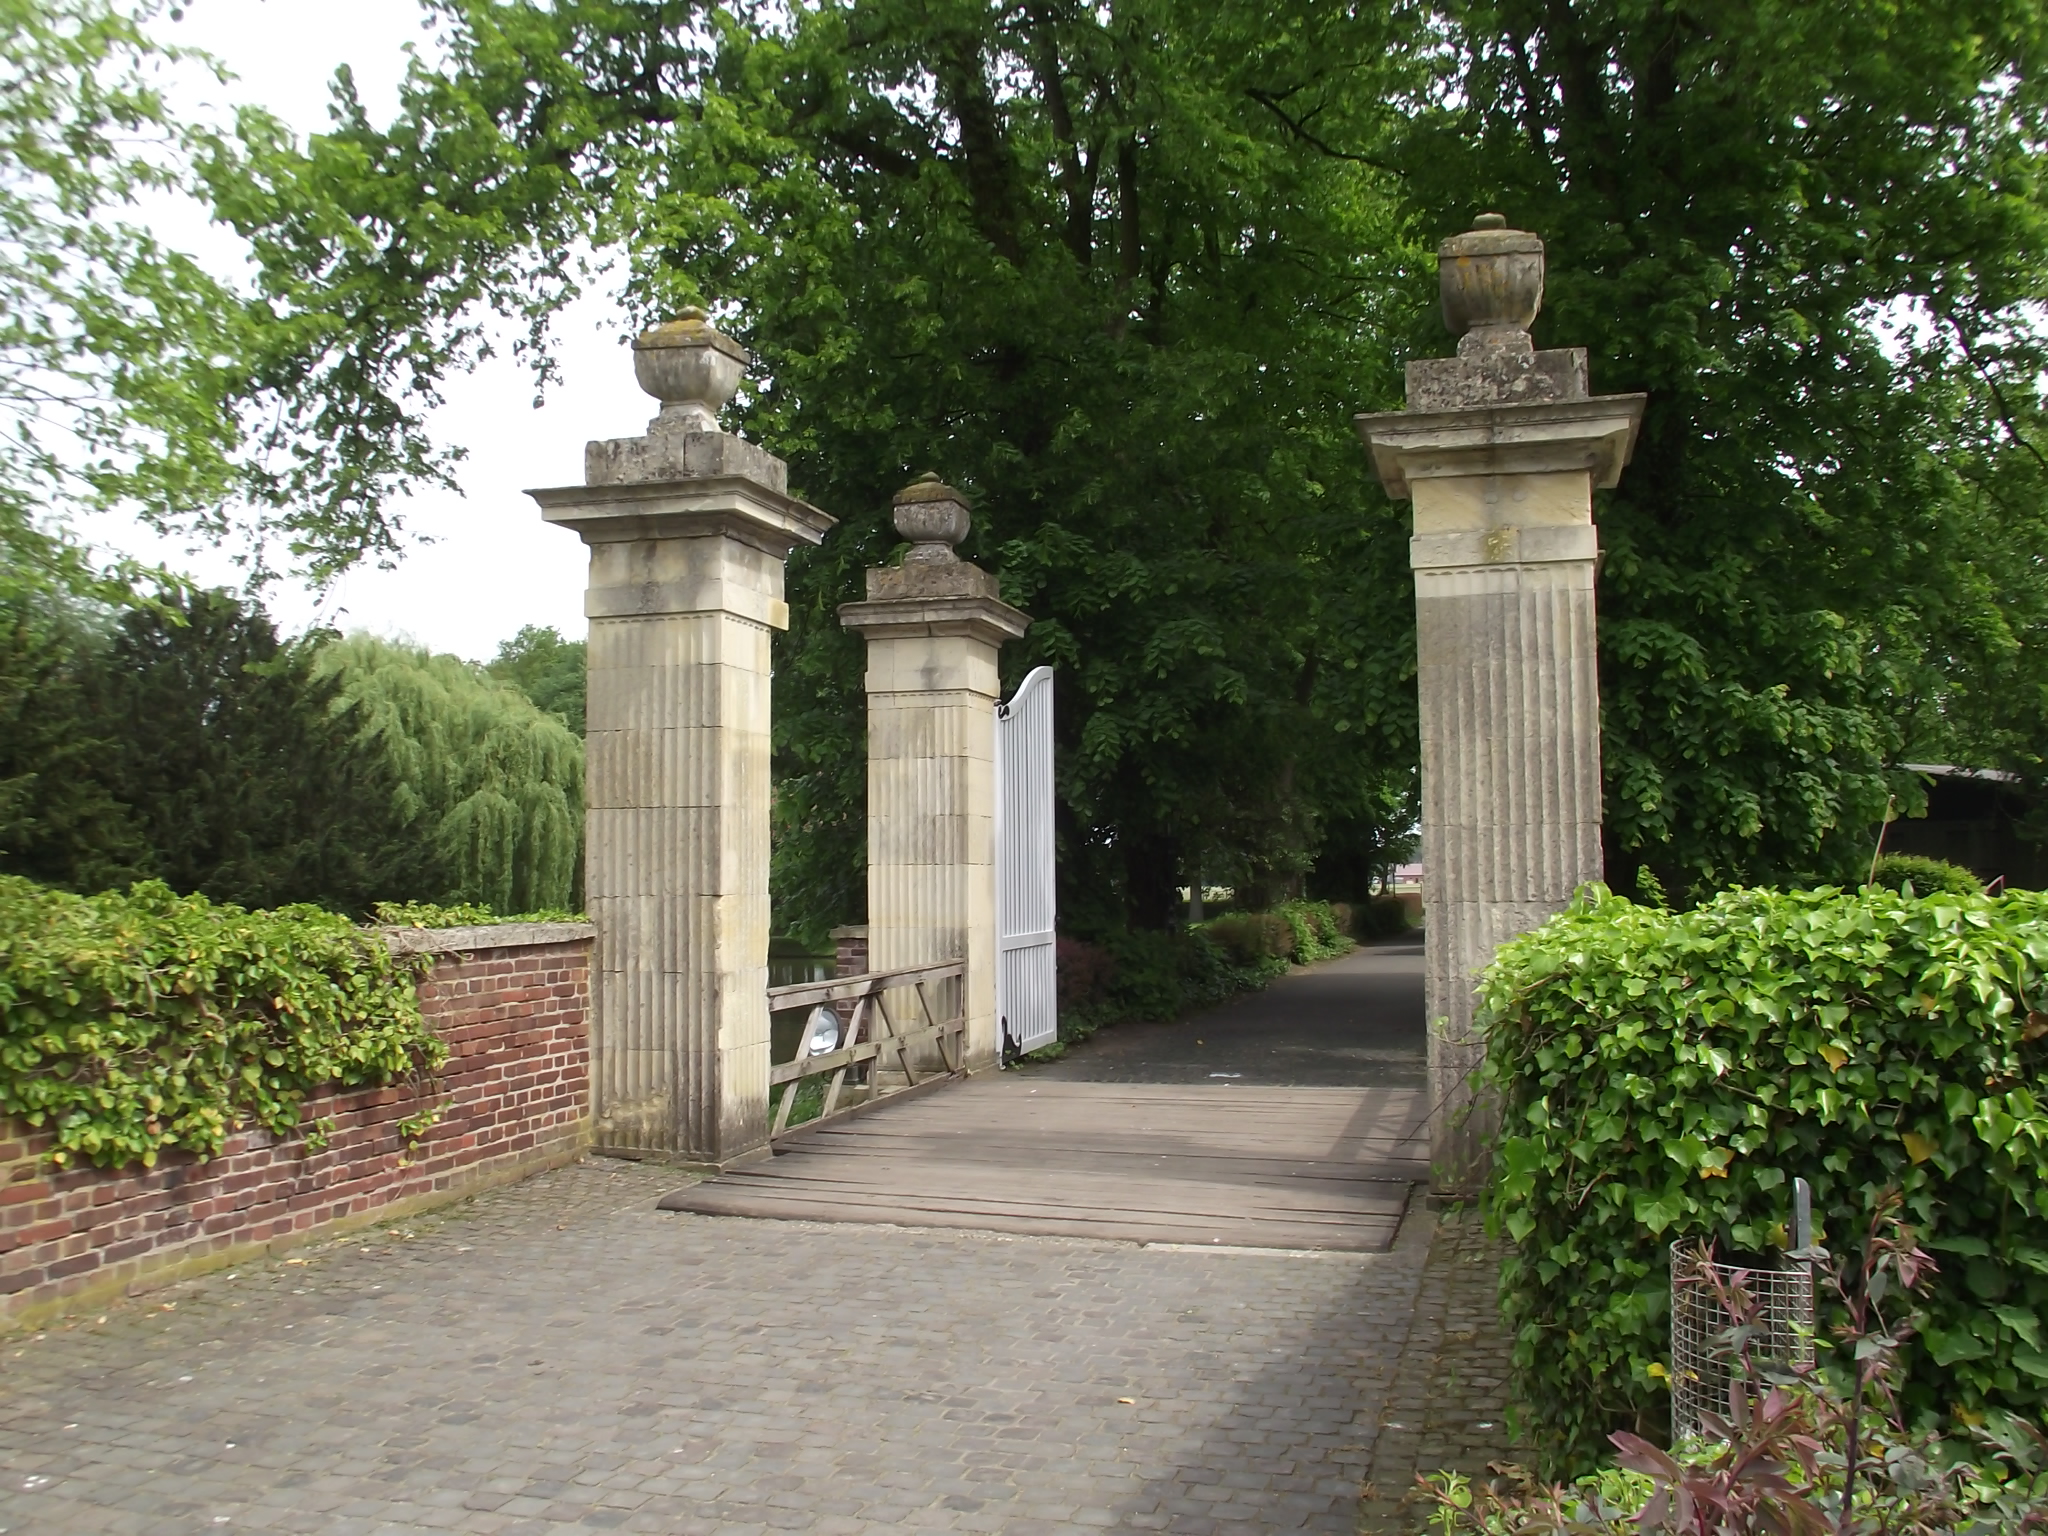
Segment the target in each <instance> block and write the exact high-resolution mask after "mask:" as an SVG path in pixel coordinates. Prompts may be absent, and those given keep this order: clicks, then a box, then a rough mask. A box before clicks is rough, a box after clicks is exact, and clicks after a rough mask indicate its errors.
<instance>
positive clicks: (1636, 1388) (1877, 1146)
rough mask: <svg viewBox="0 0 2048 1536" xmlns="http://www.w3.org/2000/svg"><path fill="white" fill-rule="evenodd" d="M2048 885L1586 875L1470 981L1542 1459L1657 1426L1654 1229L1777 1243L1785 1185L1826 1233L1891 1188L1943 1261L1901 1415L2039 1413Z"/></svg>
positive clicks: (1507, 1290)
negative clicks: (1672, 902) (1719, 886)
mask: <svg viewBox="0 0 2048 1536" xmlns="http://www.w3.org/2000/svg"><path fill="white" fill-rule="evenodd" d="M2044 972H2048V896H2043V895H2039V894H2035V893H2014V894H2012V895H2009V896H2005V897H2002V898H1987V897H1984V896H1955V895H1940V896H1930V897H1905V896H1901V895H1898V894H1896V893H1893V892H1890V891H1884V890H1878V889H1874V888H1872V889H1866V890H1864V891H1862V892H1860V893H1857V894H1847V893H1844V892H1841V891H1836V890H1828V889H1823V890H1817V891H1789V892H1772V891H1754V890H1736V891H1728V892H1724V893H1722V894H1721V895H1720V896H1718V897H1716V898H1715V899H1714V900H1713V901H1711V902H1709V903H1707V904H1706V905H1705V906H1702V907H1699V908H1697V909H1695V910H1693V911H1689V912H1682V913H1678V912H1667V911H1664V910H1661V909H1658V908H1654V907H1642V906H1637V905H1634V904H1633V903H1631V902H1628V901H1626V900H1624V899H1622V898H1620V897H1618V896H1614V895H1611V894H1609V893H1608V892H1607V891H1605V890H1604V889H1602V888H1601V887H1598V886H1593V887H1589V888H1588V890H1587V891H1586V892H1585V893H1583V894H1582V896H1581V899H1580V900H1579V901H1578V902H1577V903H1575V904H1574V905H1573V907H1572V908H1571V909H1570V910H1569V911H1568V912H1566V913H1564V914H1563V915H1561V916H1559V917H1558V918H1556V919H1554V920H1553V921H1551V922H1549V923H1547V924H1545V925H1544V926H1543V927H1542V928H1539V929H1537V930H1536V931H1534V932H1533V933H1529V934H1526V935H1524V936H1522V937H1521V938H1519V939H1516V940H1515V941H1513V942H1512V943H1509V944H1507V945H1505V946H1504V947H1503V948H1502V949H1501V951H1500V953H1499V956H1498V957H1497V959H1496V960H1495V962H1494V964H1493V967H1492V968H1491V970H1489V972H1488V973H1487V976H1486V978H1485V981H1484V984H1483V987H1482V1004H1483V1014H1482V1017H1483V1020H1484V1022H1485V1026H1486V1028H1487V1031H1488V1048H1489V1056H1488V1062H1487V1067H1486V1071H1487V1074H1488V1076H1489V1077H1490V1079H1491V1081H1492V1082H1493V1083H1494V1085H1495V1086H1496V1087H1497V1088H1498V1090H1499V1092H1500V1093H1501V1095H1502V1097H1503V1114H1504V1119H1503V1127H1502V1134H1501V1139H1500V1143H1499V1146H1498V1149H1497V1157H1496V1167H1495V1176H1494V1182H1493V1185H1492V1187H1491V1189H1490V1191H1489V1196H1488V1203H1489V1213H1490V1215H1491V1216H1492V1217H1493V1218H1494V1219H1495V1220H1496V1221H1497V1222H1498V1223H1499V1224H1501V1225H1502V1226H1504V1227H1505V1229H1506V1230H1507V1232H1508V1234H1509V1235H1510V1236H1511V1237H1512V1238H1513V1239H1514V1242H1515V1245H1516V1246H1515V1252H1514V1256H1513V1257H1512V1258H1511V1259H1510V1260H1509V1262H1508V1264H1507V1266H1506V1268H1505V1270H1504V1273H1503V1276H1502V1303H1503V1310H1504V1313H1505V1316H1506V1320H1507V1323H1508V1326H1509V1328H1510V1330H1511V1331H1512V1334H1513V1338H1514V1372H1515V1389H1516V1395H1517V1397H1518V1399H1519V1400H1520V1402H1521V1403H1522V1404H1523V1405H1524V1406H1523V1411H1524V1415H1525V1419H1526V1424H1525V1427H1526V1430H1527V1431H1528V1432H1529V1434H1530V1435H1531V1437H1532V1440H1533V1442H1534V1444H1535V1446H1536V1447H1537V1449H1538V1451H1539V1454H1540V1455H1541V1456H1542V1457H1543V1459H1544V1461H1545V1463H1546V1466H1547V1467H1548V1469H1550V1470H1552V1471H1574V1470H1584V1469H1587V1468H1590V1467H1591V1466H1592V1465H1593V1464H1594V1463H1595V1462H1596V1461H1597V1460H1598V1459H1599V1457H1600V1456H1601V1454H1602V1453H1603V1451H1605V1449H1606V1442H1605V1436H1606V1434H1607V1433H1608V1431H1610V1430H1612V1429H1616V1428H1634V1429H1637V1430H1638V1431H1639V1432H1642V1433H1646V1434H1654V1435H1661V1434H1663V1433H1664V1432H1665V1430H1666V1427H1667V1421H1668V1399H1667V1395H1666V1391H1665V1388H1664V1385H1663V1383H1662V1381H1661V1380H1659V1379H1658V1378H1657V1377H1656V1376H1655V1375H1654V1374H1653V1373H1652V1370H1651V1367H1652V1366H1653V1365H1658V1364H1660V1363H1661V1362H1664V1361H1666V1360H1667V1359H1668V1355H1669V1320H1668V1316H1667V1305H1668V1304H1667V1270H1666V1246H1667V1245H1668V1244H1669V1243H1670V1242H1671V1241H1672V1240H1673V1239H1674V1238H1681V1237H1684V1238H1692V1237H1711V1238H1713V1239H1714V1240H1715V1241H1716V1242H1718V1243H1719V1244H1720V1245H1721V1247H1722V1249H1723V1251H1726V1252H1741V1253H1748V1254H1757V1253H1765V1252H1768V1251H1770V1250H1772V1249H1773V1248H1774V1247H1777V1246H1779V1245H1782V1244H1783V1243H1784V1242H1785V1238H1786V1234H1785V1228H1784V1223H1785V1222H1786V1221H1787V1219H1788V1217H1789V1214H1790V1207H1791V1198H1790V1181H1791V1179H1792V1178H1793V1177H1794V1176H1799V1175H1803V1176H1804V1177H1806V1178H1807V1179H1809V1180H1810V1181H1811V1182H1812V1184H1813V1187H1814V1198H1815V1209H1816V1216H1817V1218H1818V1220H1819V1222H1820V1224H1821V1226H1822V1233H1821V1235H1822V1238H1823V1240H1824V1241H1827V1242H1830V1243H1832V1244H1834V1245H1836V1246H1837V1247H1843V1248H1846V1247H1847V1246H1848V1245H1849V1244H1851V1243H1852V1242H1855V1241H1858V1240H1859V1234H1860V1232H1861V1230H1862V1227H1863V1223H1864V1220H1865V1216H1866V1213H1867V1212H1868V1211H1869V1210H1870V1209H1871V1206H1872V1202H1873V1200H1874V1198H1875V1196H1876V1195H1877V1194H1878V1193H1879V1192H1880V1191H1881V1190H1883V1189H1885V1188H1887V1187H1894V1188H1897V1189H1899V1190H1901V1191H1902V1192H1903V1194H1904V1197H1905V1207H1906V1214H1907V1217H1908V1219H1909V1220H1910V1221H1912V1222H1913V1223H1914V1224H1915V1225H1916V1226H1917V1228H1918V1229H1919V1230H1920V1232H1921V1233H1922V1241H1923V1244H1924V1245H1925V1246H1926V1247H1927V1248H1929V1249H1930V1250H1931V1251H1932V1252H1934V1254H1935V1255H1936V1256H1937V1258H1938V1259H1939V1261H1940V1263H1941V1266H1942V1270H1941V1273H1940V1275H1939V1276H1938V1277H1937V1278H1936V1279H1935V1281H1934V1283H1933V1289H1932V1292H1931V1294H1930V1296H1929V1299H1928V1302H1927V1308H1926V1317H1925V1322H1924V1325H1923V1331H1922V1333H1921V1335H1920V1336H1919V1337H1918V1338H1917V1339H1915V1340H1914V1341H1912V1342H1911V1343H1910V1344H1909V1345H1908V1346H1907V1347H1906V1349H1905V1352H1904V1354H1903V1357H1902V1360H1901V1371H1900V1380H1901V1385H1902V1390H1903V1394H1904V1401H1905V1404H1906V1406H1907V1408H1908V1410H1909V1411H1910V1412H1911V1413H1913V1414H1915V1415H1916V1416H1920V1417H1931V1418H1940V1417H1943V1416H1946V1415H1949V1414H1952V1413H1954V1412H1956V1411H1957V1410H1961V1411H1962V1412H1963V1414H1964V1415H1965V1416H1969V1415H1973V1414H1975V1413H1979V1412H1981V1411H1982V1410H1983V1409H1984V1408H1986V1407H1994V1406H1996V1407H2004V1408H2008V1409H2011V1410H2014V1411H2016V1412H2019V1413H2021V1414H2025V1415H2029V1416H2032V1417H2035V1418H2038V1417H2039V1416H2040V1414H2041V1412H2042V1410H2043V1408H2044V1406H2048V1109H2044V1105H2043V1101H2042V1097H2040V1095H2041V1094H2042V1075H2043V1070H2044V1066H2048V1013H2044V1012H2041V1011H2038V1010H2040V1009H2043V1008H2048V975H2044Z"/></svg>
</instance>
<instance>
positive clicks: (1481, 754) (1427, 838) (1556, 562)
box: [1358, 214, 1643, 1196]
mask: <svg viewBox="0 0 2048 1536" xmlns="http://www.w3.org/2000/svg"><path fill="white" fill-rule="evenodd" d="M1505 225H1506V220H1505V219H1502V218H1501V217H1500V216H1499V215H1498V214H1486V215H1482V216H1481V217H1480V219H1479V222H1478V225H1477V227H1476V228H1475V229H1474V230H1473V231H1471V232H1470V233H1468V234H1464V235H1458V236H1454V237H1453V238H1452V239H1449V240H1447V241H1445V242H1444V244H1443V246H1442V248H1441V249H1440V251H1439V253H1438V265H1439V271H1440V274H1441V280H1442V287H1443V302H1444V319H1445V323H1446V324H1447V325H1449V327H1450V328H1451V330H1452V332H1453V333H1454V334H1457V335H1458V336H1459V337H1460V340H1459V342H1458V353H1457V356H1456V357H1451V358H1440V359H1428V360H1424V361H1420V362H1413V363H1410V364H1409V365H1408V381H1407V382H1408V409H1407V410H1405V411H1400V412H1393V413H1386V414H1378V415H1363V416H1360V417H1359V418H1358V429H1359V433H1360V435H1361V436H1362V437H1363V438H1364V439H1365V441H1366V443H1367V444H1368V445H1369V446H1370V448H1371V450H1372V456H1373V464H1374V467H1375V468H1376V469H1377V470H1378V471H1379V475H1380V479H1381V481H1382V482H1383V483H1384V484H1385V486H1386V488H1387V491H1388V493H1389V494H1390V495H1392V496H1394V497H1396V498H1397V499H1398V498H1408V499H1412V500H1413V502H1414V507H1415V521H1414V536H1413V537H1412V538H1411V539H1410V541H1409V563H1410V565H1411V566H1412V568H1413V569H1414V572H1415V629H1416V653H1417V663H1418V686H1419V693H1420V704H1421V725H1422V857H1423V870H1424V873H1423V915H1424V949H1425V960H1424V966H1425V973H1426V977H1425V993H1426V998H1427V1007H1428V1016H1429V1077H1430V1090H1431V1098H1432V1104H1433V1118H1432V1120H1431V1141H1430V1150H1431V1160H1432V1163H1433V1165H1434V1181H1435V1185H1436V1190H1437V1193H1438V1194H1440V1195H1449V1196H1459V1195H1467V1194H1471V1193H1473V1192H1475V1191H1476V1190H1477V1189H1478V1187H1479V1185H1480V1183H1481V1182H1482V1181H1483V1180H1484V1177H1485V1173H1486V1169H1487V1165H1488V1162H1489V1159H1490V1157H1491V1150H1492V1144H1493V1139H1494V1135H1495V1132H1496V1130H1497V1127H1498V1119H1497V1113H1496V1111H1495V1109H1494V1107H1493V1106H1492V1105H1491V1104H1490V1103H1487V1102H1484V1101H1481V1100H1477V1099H1475V1096H1474V1094H1473V1091H1472V1084H1471V1077H1472V1072H1473V1069H1474V1068H1475V1067H1477V1066H1478V1064H1479V1062H1480V1061H1481V1059H1482V1058H1483V1056H1484V1047H1483V1045H1482V1043H1481V1042H1480V1040H1479V1039H1478V1038H1477V1036H1476V1035H1475V1033H1474V1030H1473V1019H1472V1016H1473V1000H1474V983H1475V981H1476V979H1477V977H1478V975H1479V973H1480V972H1481V971H1483V970H1484V969H1485V968H1486V966H1487V964H1488V962H1489V961H1490V960H1491V959H1492V958H1493V952H1494V950H1495V949H1496V948H1497V947H1498V946H1499V945H1500V944H1501V943H1502V941H1504V940H1506V939H1509V938H1512V937H1513V936H1514V935H1516V934H1518V933H1522V932H1525V931H1526V930H1528V929H1530V928H1533V927H1536V926H1537V925H1538V924H1540V923H1542V922H1543V921H1544V920H1545V919H1546V918H1549V917H1551V916H1552V915H1553V914H1555V913H1556V912H1558V911H1559V910H1561V909H1562V908H1563V907H1564V906H1565V905H1566V903H1568V902H1569V901H1570V900H1571V897H1572V893H1573V892H1574V891H1575V890H1576V889H1577V888H1578V887H1579V886H1580V885H1581V884H1583V883H1585V882H1586V881H1589V880H1597V879H1598V878H1600V873H1601V851H1600V792H1601V781H1600V679H1599V668H1598V653H1597V650H1596V646H1595V635H1594V601H1593V594H1594V574H1595V570H1596V568H1597V564H1598V559H1599V536H1598V532H1597V530H1596V529H1595V528H1594V525H1593V491H1594V490H1595V488H1597V487H1606V486H1612V485H1613V484H1615V483H1616V481H1617V480H1618V479H1619V478H1620V475H1621V469H1622V466H1623V465H1624V464H1626V463H1627V462H1628V457H1629V453H1630V451H1631V449H1632V448H1633V446H1634V442H1635V434H1636V428H1637V424H1638V423H1639V421H1640V420H1641V417H1642V409H1643V397H1642V396H1641V395H1607V396H1598V397H1591V396H1589V395H1588V391H1587V381H1586V354H1585V351H1584V349H1583V348H1569V349H1563V350H1558V351H1545V352H1538V351H1536V350H1535V347H1534V345H1533V343H1532V342H1531V341H1530V339H1529V332H1528V327H1529V325H1530V323H1531V322H1533V321H1534V319H1535V318H1536V312H1537V309H1538V308H1539V307H1540V305H1541V303H1542V296H1543V242H1542V241H1540V240H1538V239H1537V238H1536V237H1535V236H1534V235H1531V234H1526V233H1524V232H1522V231H1519V230H1511V229H1508V228H1506V227H1505Z"/></svg>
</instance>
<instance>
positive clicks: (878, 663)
mask: <svg viewBox="0 0 2048 1536" xmlns="http://www.w3.org/2000/svg"><path fill="white" fill-rule="evenodd" d="M895 513H896V528H897V531H898V532H899V533H901V534H902V535H903V536H904V537H905V538H907V539H910V540H912V541H913V544H912V547H911V549H910V551H909V553H908V554H906V555H905V556H904V560H903V564H902V565H900V566H881V567H878V568H876V569H873V570H870V571H869V572H868V573H867V594H868V595H867V601H866V602H863V603H847V604H845V605H843V606H842V607H841V608H840V610H839V621H840V623H842V624H844V625H845V626H846V627H847V628H848V629H851V630H855V631H857V632H859V633H860V634H862V635H863V636H865V637H866V639H867V648H868V667H867V692H868V968H869V969H870V970H874V971H887V970H894V969H896V968H898V967H900V966H908V965H922V964H928V963H931V962H934V961H941V960H954V959H961V958H964V959H965V960H966V961H967V974H966V976H965V978H964V981H965V987H964V991H963V992H962V993H961V994H959V995H960V997H961V998H962V999H963V1000H964V1001H963V1005H962V1010H961V1011H962V1013H963V1014H964V1016H965V1018H966V1020H967V1049H966V1059H967V1065H968V1067H969V1068H970V1070H972V1069H978V1068H981V1067H986V1066H991V1065H993V1064H994V1062H995V1060H996V1049H997V1046H996V881H995V852H996V834H995V811H996V785H995V747H996V734H995V730H996V725H995V707H996V701H997V699H998V698H999V697H1000V696H1001V692H1002V685H1001V680H1000V678H999V677H998V675H997V671H996V655H997V652H998V651H999V650H1000V649H1001V647H1002V644H1003V642H1004V641H1005V640H1014V639H1016V638H1017V637H1018V636H1019V635H1021V634H1023V633H1024V630H1025V628H1026V627H1027V626H1028V625H1029V624H1030V622H1031V621H1030V619H1028V618H1027V617H1026V616H1025V615H1024V614H1022V613H1020V612H1018V611H1017V610H1016V609H1015V608H1012V607H1011V606H1010V605H1009V604H1008V603H1005V602H1004V601H1003V600H1002V597H1001V595H1000V590H999V588H998V585H997V582H996V578H995V577H993V576H991V575H990V574H989V573H988V572H986V571H984V570H982V569H981V568H980V567H978V566H974V565H970V564H968V563H967V562H966V561H964V560H962V559H960V558H959V557H958V556H957V555H955V554H954V553H953V546H954V545H955V544H958V543H959V542H960V540H961V539H963V538H965V537H966V536H967V530H968V527H969V519H968V512H967V507H966V505H965V503H963V502H962V501H961V499H960V496H959V493H958V492H956V491H954V490H953V489H952V488H951V487H950V486H946V485H941V484H940V483H939V481H938V477H937V476H935V475H927V476H925V477H924V478H923V479H922V480H920V481H918V482H917V483H916V484H915V485H912V486H910V487H909V488H908V489H906V490H904V491H901V492H899V493H898V495H897V497H896V503H895ZM937 1000H938V999H937V998H935V1002H936V1001H937ZM915 1007H916V1000H915V998H914V996H910V995H908V994H905V995H904V996H903V997H901V998H900V999H898V998H891V1000H890V1010H891V1013H892V1014H894V1015H895V1016H896V1017H897V1018H899V1019H902V1020H905V1021H906V1027H908V1026H909V1025H911V1024H915V1023H918V1022H921V1019H920V1018H918V1017H917V1016H916V1015H915V1014H914V1012H913V1010H914V1009H915ZM926 1061H927V1062H929V1063H930V1064H933V1065H936V1056H935V1054H932V1053H927V1054H926ZM877 1065H878V1067H879V1066H880V1065H881V1063H877Z"/></svg>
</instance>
